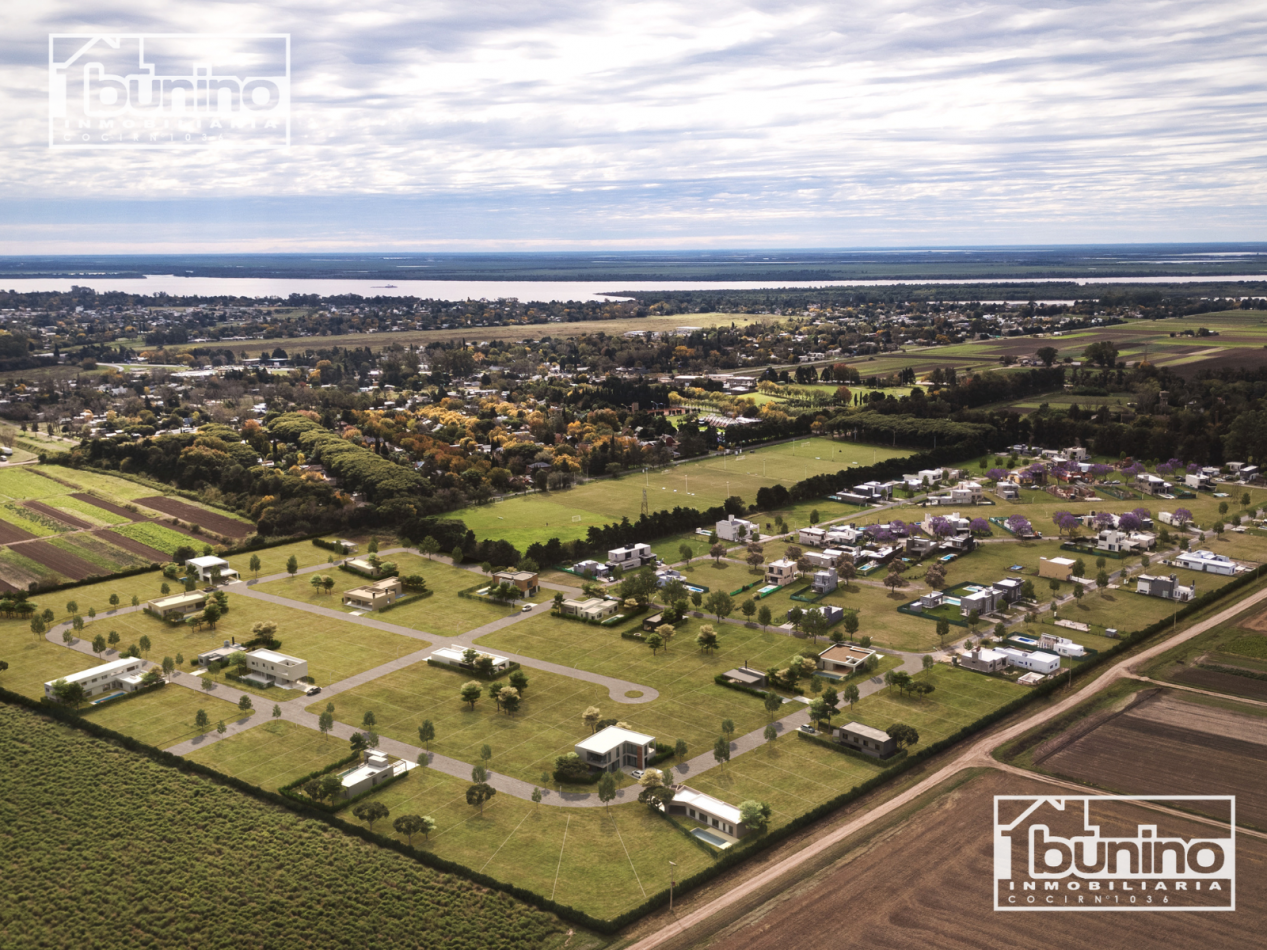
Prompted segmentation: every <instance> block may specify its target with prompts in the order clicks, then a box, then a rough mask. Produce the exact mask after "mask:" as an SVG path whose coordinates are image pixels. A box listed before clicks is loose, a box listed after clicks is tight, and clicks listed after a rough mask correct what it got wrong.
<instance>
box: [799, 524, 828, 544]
mask: <svg viewBox="0 0 1267 950" xmlns="http://www.w3.org/2000/svg"><path fill="white" fill-rule="evenodd" d="M796 537H797V540H798V541H799V542H800V543H801V544H803V545H805V546H807V547H812V548H822V547H826V546H827V532H826V531H824V530H823V529H822V528H802V529H801V530H800V531H799V532H798V533H797V536H796Z"/></svg>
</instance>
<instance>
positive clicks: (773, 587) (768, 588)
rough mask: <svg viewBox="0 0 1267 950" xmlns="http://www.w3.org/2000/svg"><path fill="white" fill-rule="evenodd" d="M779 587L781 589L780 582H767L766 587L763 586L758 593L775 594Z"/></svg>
mask: <svg viewBox="0 0 1267 950" xmlns="http://www.w3.org/2000/svg"><path fill="white" fill-rule="evenodd" d="M778 589H779V585H778V584H766V585H765V587H763V588H761V589H760V590H759V591H757V593H758V594H773V593H774V592H775V591H776V590H778Z"/></svg>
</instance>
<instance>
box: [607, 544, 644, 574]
mask: <svg viewBox="0 0 1267 950" xmlns="http://www.w3.org/2000/svg"><path fill="white" fill-rule="evenodd" d="M655 559H656V557H655V555H654V554H652V553H651V545H649V544H627V545H625V546H624V547H623V548H612V549H611V550H610V551H608V552H607V566H608V567H610V568H613V569H615V568H617V567H618V568H620V569H621V570H622V571H632V570H636V569H637V568H640V567H642V566H643V565H644V564H654V563H655Z"/></svg>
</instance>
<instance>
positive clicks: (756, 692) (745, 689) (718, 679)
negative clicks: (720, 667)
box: [713, 673, 805, 699]
mask: <svg viewBox="0 0 1267 950" xmlns="http://www.w3.org/2000/svg"><path fill="white" fill-rule="evenodd" d="M713 682H714V683H716V684H717V685H718V686H725V687H726V688H727V689H737V690H739V691H740V692H741V693H751V694H752V695H753V696H756V697H757V698H758V699H765V698H766V696H768V695H769V693H768V692H767V691H766V690H764V689H753V688H752V687H751V686H744V684H743V683H736V682H734V681H732V680H728V679H726V675H725V674H724V673H718V674H717V675H716V676H714V677H713ZM788 692H789V693H795V694H796V695H797V696H804V695H805V690H803V689H801V688H800V687H799V686H793V687H792V688H791V689H789V690H788ZM775 695H776V696H777V695H778V694H777V693H776V694H775Z"/></svg>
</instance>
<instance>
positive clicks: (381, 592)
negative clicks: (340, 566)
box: [343, 577, 405, 610]
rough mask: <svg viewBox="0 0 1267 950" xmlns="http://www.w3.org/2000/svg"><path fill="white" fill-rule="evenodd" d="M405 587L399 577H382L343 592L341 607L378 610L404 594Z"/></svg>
mask: <svg viewBox="0 0 1267 950" xmlns="http://www.w3.org/2000/svg"><path fill="white" fill-rule="evenodd" d="M404 590H405V586H404V585H403V584H402V583H401V582H400V578H399V577H384V578H383V579H382V580H378V581H375V582H374V583H373V584H365V585H362V586H361V587H353V588H352V589H351V590H345V591H344V592H343V606H344V607H354V608H356V609H357V610H380V609H381V608H383V607H386V606H388V605H389V604H394V603H395V602H396V598H398V597H399V596H400V595H401V594H402V593H404Z"/></svg>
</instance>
